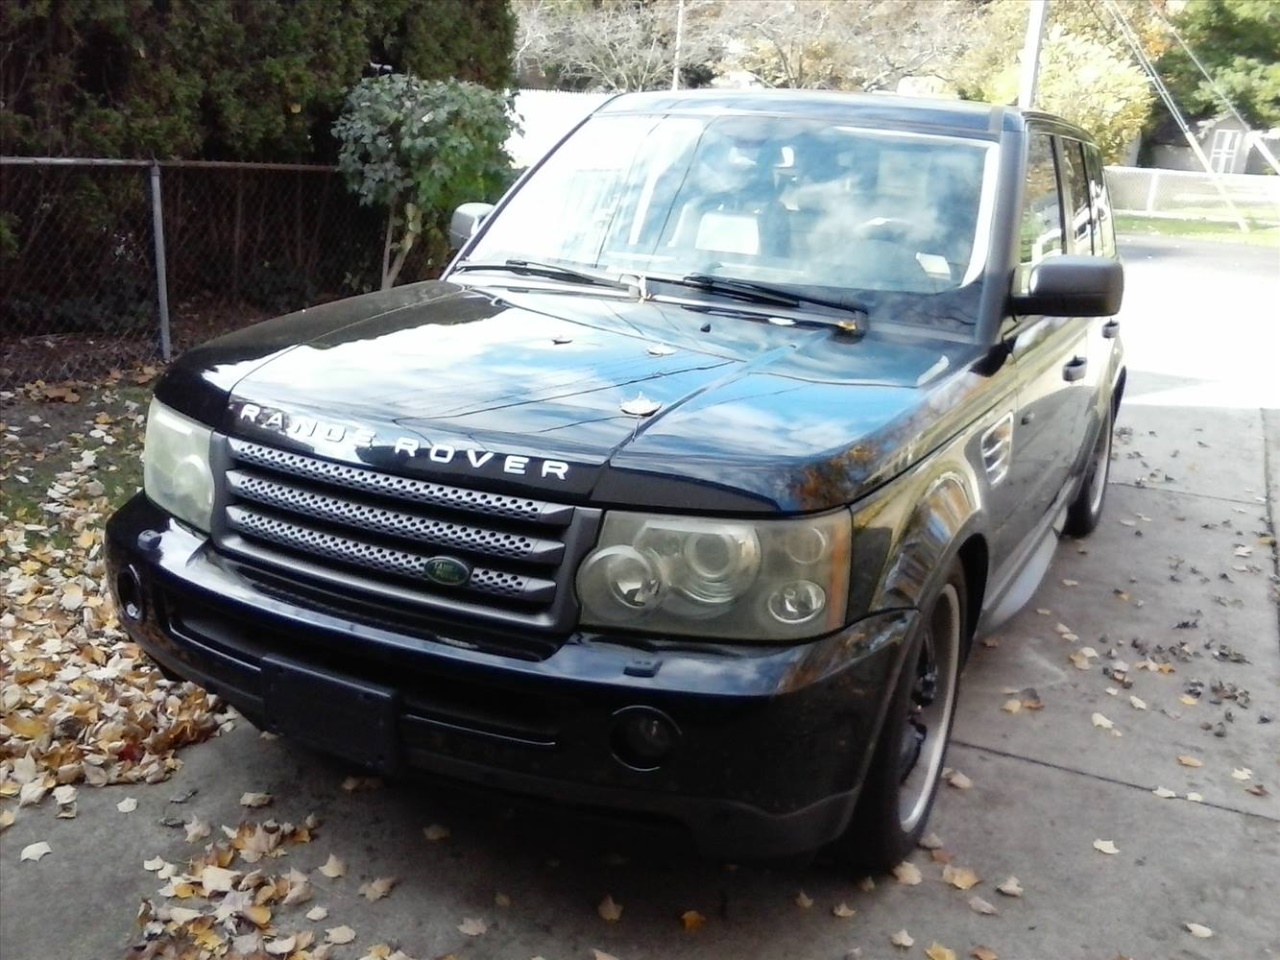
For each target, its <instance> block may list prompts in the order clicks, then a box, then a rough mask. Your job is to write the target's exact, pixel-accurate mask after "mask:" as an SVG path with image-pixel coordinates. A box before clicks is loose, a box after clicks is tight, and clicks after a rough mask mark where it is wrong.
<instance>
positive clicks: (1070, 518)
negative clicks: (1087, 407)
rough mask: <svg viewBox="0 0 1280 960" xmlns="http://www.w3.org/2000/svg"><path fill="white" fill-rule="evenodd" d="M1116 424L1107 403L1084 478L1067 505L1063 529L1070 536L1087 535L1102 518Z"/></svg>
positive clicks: (1096, 526)
mask: <svg viewBox="0 0 1280 960" xmlns="http://www.w3.org/2000/svg"><path fill="white" fill-rule="evenodd" d="M1114 426H1115V414H1114V412H1113V411H1112V409H1111V407H1110V406H1108V407H1107V416H1106V418H1105V419H1104V420H1103V421H1102V424H1101V425H1100V426H1099V427H1098V439H1097V440H1095V441H1094V444H1093V450H1092V452H1090V454H1089V465H1088V466H1087V467H1086V468H1085V473H1084V482H1083V483H1081V484H1080V492H1079V493H1078V494H1076V498H1075V500H1073V501H1072V502H1071V505H1070V506H1069V507H1067V519H1066V522H1065V523H1064V524H1063V526H1062V530H1063V532H1064V533H1066V534H1067V536H1070V537H1087V536H1088V535H1089V534H1091V533H1093V531H1094V530H1096V529H1097V528H1098V521H1100V520H1101V519H1102V505H1103V503H1104V502H1105V501H1106V498H1107V478H1108V477H1110V476H1111V437H1112V432H1113V430H1112V428H1113V427H1114Z"/></svg>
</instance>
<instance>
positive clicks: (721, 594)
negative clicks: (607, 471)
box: [577, 510, 851, 641]
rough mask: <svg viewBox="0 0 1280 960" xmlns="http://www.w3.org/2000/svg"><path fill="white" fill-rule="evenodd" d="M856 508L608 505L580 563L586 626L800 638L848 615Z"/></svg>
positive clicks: (824, 629)
mask: <svg viewBox="0 0 1280 960" xmlns="http://www.w3.org/2000/svg"><path fill="white" fill-rule="evenodd" d="M850 537H851V533H850V517H849V513H848V512H847V511H844V510H839V511H836V512H834V513H828V514H823V515H821V516H816V517H800V518H796V519H789V520H711V519H703V518H693V517H674V516H663V515H660V514H647V513H626V512H621V511H611V512H609V513H607V514H606V515H605V520H604V525H603V527H602V529H601V532H600V540H599V542H598V543H597V545H596V549H595V550H593V551H592V552H591V553H590V554H589V555H588V556H587V558H586V559H585V560H584V561H583V563H582V566H581V567H579V569H578V579H577V587H578V599H579V600H580V601H581V603H582V624H583V626H587V627H637V628H643V629H644V630H646V631H650V632H655V633H669V634H682V635H686V636H704V637H716V638H722V639H727V640H760V641H779V640H799V639H804V638H806V637H813V636H818V635H819V634H822V633H827V632H829V631H831V630H835V629H837V628H838V627H840V626H841V625H842V624H843V623H844V616H845V606H846V603H847V600H848V593H849V549H850V548H849V544H850Z"/></svg>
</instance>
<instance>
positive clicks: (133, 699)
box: [0, 368, 227, 819]
mask: <svg viewBox="0 0 1280 960" xmlns="http://www.w3.org/2000/svg"><path fill="white" fill-rule="evenodd" d="M156 372H157V371H156V370H155V369H154V368H142V369H140V370H137V371H132V372H130V373H128V374H125V373H123V372H120V371H117V372H115V373H114V374H113V375H112V376H110V377H108V378H107V379H106V380H105V381H104V382H102V383H98V384H88V383H63V384H56V385H49V384H45V383H41V382H37V383H33V384H29V385H27V386H26V387H24V388H23V389H21V390H19V391H6V392H4V393H2V394H0V405H2V406H0V410H3V414H2V415H0V464H2V466H0V490H2V491H3V499H2V500H0V538H2V539H0V582H2V583H3V586H2V588H0V594H2V595H3V612H2V613H0V671H2V672H3V675H4V678H5V682H4V685H3V692H2V693H0V798H6V799H17V800H18V811H19V812H18V813H17V814H14V813H13V812H12V810H10V811H9V815H10V816H12V817H15V818H16V817H17V816H21V810H22V808H23V807H29V806H35V805H38V804H40V803H42V802H44V801H45V799H46V797H47V796H49V797H50V799H51V800H52V801H53V802H57V803H58V807H59V816H64V817H68V818H70V817H74V816H75V801H74V796H75V790H74V787H75V785H77V784H87V785H88V786H105V785H107V784H117V783H139V782H146V783H156V782H159V781H162V780H165V779H167V778H168V777H169V776H170V774H171V773H172V772H173V770H174V769H176V767H177V766H178V764H179V763H180V761H179V759H178V758H177V756H176V751H177V749H178V748H179V747H182V746H184V745H186V744H189V743H194V742H197V741H200V740H203V739H206V738H208V737H209V736H212V735H213V734H214V733H215V732H216V731H217V729H218V727H219V726H220V725H221V724H222V723H224V722H225V721H226V719H227V718H226V717H225V716H224V715H222V714H221V713H220V706H219V704H218V703H217V701H216V700H215V699H214V698H212V697H210V696H209V695H208V694H206V693H205V692H204V691H202V690H200V689H199V688H197V687H194V686H192V685H190V684H179V683H173V682H171V681H169V680H166V679H165V678H164V677H163V676H162V675H161V674H160V672H159V671H158V670H156V669H155V667H154V666H152V665H151V663H150V662H149V661H148V660H147V659H146V658H145V657H144V656H143V654H142V652H141V651H140V650H139V649H138V648H137V647H136V646H135V645H134V644H133V643H131V642H129V640H128V638H127V637H126V635H125V633H124V632H123V631H122V630H121V629H120V625H119V622H118V620H117V617H116V611H115V608H114V605H113V603H112V600H111V596H110V593H109V591H108V590H107V589H106V583H105V578H106V569H105V562H104V558H103V544H102V535H103V533H102V531H103V525H104V524H105V522H106V519H107V517H108V516H109V515H110V513H111V511H112V510H113V509H115V507H117V506H118V505H120V504H121V503H123V502H124V501H125V500H126V499H128V497H130V496H131V495H132V494H133V493H134V492H135V491H136V490H137V488H138V487H139V486H140V483H141V472H140V453H141V446H142V435H143V428H144V423H145V416H146V403H147V388H146V384H147V383H149V382H150V380H151V379H152V378H153V377H154V376H155V374H156ZM59 791H61V792H60V793H59ZM55 794H56V796H52V795H55ZM63 800H65V801H66V802H62V801H63ZM6 819H8V817H6Z"/></svg>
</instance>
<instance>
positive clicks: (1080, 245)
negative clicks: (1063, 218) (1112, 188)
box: [1058, 137, 1097, 254]
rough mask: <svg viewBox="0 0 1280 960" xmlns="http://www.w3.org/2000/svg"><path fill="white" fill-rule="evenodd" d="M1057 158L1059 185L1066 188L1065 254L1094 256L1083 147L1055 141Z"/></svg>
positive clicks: (1071, 142) (1069, 141)
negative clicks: (1060, 180) (1056, 143)
mask: <svg viewBox="0 0 1280 960" xmlns="http://www.w3.org/2000/svg"><path fill="white" fill-rule="evenodd" d="M1058 156H1059V159H1060V160H1061V162H1062V182H1063V186H1064V187H1065V189H1066V197H1065V198H1064V199H1065V201H1066V202H1065V203H1064V207H1065V208H1066V209H1067V210H1068V211H1070V216H1068V218H1067V252H1068V253H1085V254H1088V253H1094V252H1096V250H1097V247H1096V246H1095V244H1094V239H1093V209H1092V203H1091V199H1090V196H1089V180H1088V177H1087V176H1086V174H1085V166H1084V144H1082V143H1081V142H1080V141H1079V140H1068V139H1067V138H1065V137H1061V138H1059V139H1058Z"/></svg>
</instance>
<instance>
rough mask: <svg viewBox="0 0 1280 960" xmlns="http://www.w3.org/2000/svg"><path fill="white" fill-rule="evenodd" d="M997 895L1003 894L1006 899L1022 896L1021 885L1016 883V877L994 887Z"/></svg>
mask: <svg viewBox="0 0 1280 960" xmlns="http://www.w3.org/2000/svg"><path fill="white" fill-rule="evenodd" d="M996 891H997V892H998V893H1003V894H1004V895H1005V896H1006V897H1020V896H1022V884H1021V883H1019V882H1018V878H1017V877H1010V878H1009V879H1008V880H1006V881H1005V882H1004V883H1002V884H1000V885H998V886H997V887H996Z"/></svg>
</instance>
